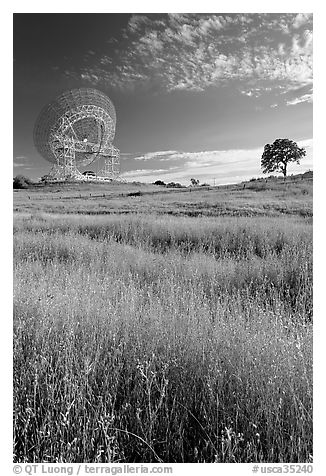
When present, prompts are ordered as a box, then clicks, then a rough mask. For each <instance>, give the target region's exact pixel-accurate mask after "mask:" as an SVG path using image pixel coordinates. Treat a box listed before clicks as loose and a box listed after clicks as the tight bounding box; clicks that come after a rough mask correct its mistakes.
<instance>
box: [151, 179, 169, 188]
mask: <svg viewBox="0 0 326 476" xmlns="http://www.w3.org/2000/svg"><path fill="white" fill-rule="evenodd" d="M153 185H161V186H163V187H165V185H166V184H165V182H163V181H162V180H156V182H154V183H153Z"/></svg>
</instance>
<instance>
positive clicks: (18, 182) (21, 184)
mask: <svg viewBox="0 0 326 476" xmlns="http://www.w3.org/2000/svg"><path fill="white" fill-rule="evenodd" d="M31 183H32V181H31V179H30V178H28V177H25V176H24V175H16V177H14V182H13V187H14V189H22V188H28V187H29V185H31Z"/></svg>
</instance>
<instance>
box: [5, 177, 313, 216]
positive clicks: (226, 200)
mask: <svg viewBox="0 0 326 476" xmlns="http://www.w3.org/2000/svg"><path fill="white" fill-rule="evenodd" d="M14 209H15V211H44V212H56V213H69V212H71V213H84V214H90V213H91V214H110V213H118V214H121V213H157V214H171V215H186V216H200V215H204V216H219V215H231V216H232V215H234V216H256V215H258V216H262V215H272V216H279V215H281V214H293V215H301V216H312V179H309V178H302V179H301V177H300V176H298V177H295V178H294V179H291V178H289V179H288V180H287V181H286V182H284V181H283V180H282V179H278V180H268V181H265V180H259V181H258V180H257V181H255V182H247V183H246V184H239V185H230V186H223V187H215V188H214V187H210V188H207V187H205V188H200V187H199V188H196V189H192V188H188V189H177V190H175V189H165V188H162V187H158V186H153V185H144V184H138V185H137V184H120V185H119V184H88V183H86V184H80V185H79V186H78V185H51V186H46V187H44V188H34V189H33V188H32V189H28V190H19V191H15V193H14Z"/></svg>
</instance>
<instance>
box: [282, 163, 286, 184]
mask: <svg viewBox="0 0 326 476" xmlns="http://www.w3.org/2000/svg"><path fill="white" fill-rule="evenodd" d="M286 166H287V164H284V166H283V168H282V172H283V178H284V180H285V179H286Z"/></svg>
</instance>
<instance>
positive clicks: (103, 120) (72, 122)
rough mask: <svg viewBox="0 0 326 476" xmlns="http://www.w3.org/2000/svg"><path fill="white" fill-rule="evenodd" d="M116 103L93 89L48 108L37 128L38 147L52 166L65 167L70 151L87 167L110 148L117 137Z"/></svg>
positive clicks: (66, 94) (60, 99) (62, 98)
mask: <svg viewBox="0 0 326 476" xmlns="http://www.w3.org/2000/svg"><path fill="white" fill-rule="evenodd" d="M115 127H116V112H115V108H114V105H113V103H112V101H111V100H110V99H109V97H108V96H106V95H105V94H104V93H102V92H101V91H98V90H96V89H91V88H80V89H72V90H69V91H66V92H64V93H62V94H61V95H60V96H58V97H57V98H56V99H55V100H54V101H52V102H51V103H50V104H48V105H47V106H45V107H44V108H43V110H42V111H41V113H40V115H39V116H38V118H37V120H36V123H35V127H34V143H35V147H36V149H37V150H38V152H39V153H40V154H41V155H42V156H43V157H44V158H45V159H46V160H48V161H49V162H52V163H54V164H57V165H63V163H64V160H65V154H66V152H65V151H66V150H67V147H68V148H69V149H70V150H73V153H74V162H75V164H76V166H77V167H78V166H86V165H88V164H90V163H91V162H93V161H94V160H95V159H96V158H97V157H98V155H99V154H101V153H102V152H103V151H105V149H106V147H108V146H110V144H111V143H112V141H113V138H114V135H115Z"/></svg>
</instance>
